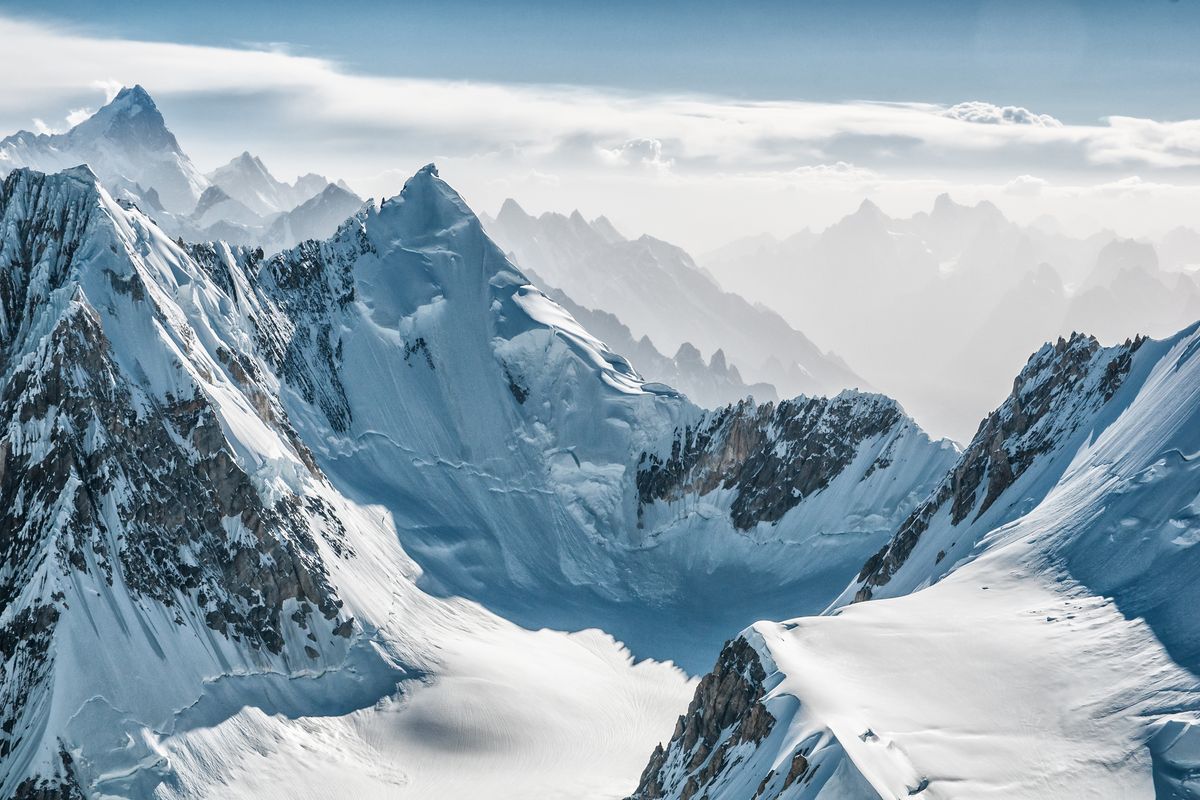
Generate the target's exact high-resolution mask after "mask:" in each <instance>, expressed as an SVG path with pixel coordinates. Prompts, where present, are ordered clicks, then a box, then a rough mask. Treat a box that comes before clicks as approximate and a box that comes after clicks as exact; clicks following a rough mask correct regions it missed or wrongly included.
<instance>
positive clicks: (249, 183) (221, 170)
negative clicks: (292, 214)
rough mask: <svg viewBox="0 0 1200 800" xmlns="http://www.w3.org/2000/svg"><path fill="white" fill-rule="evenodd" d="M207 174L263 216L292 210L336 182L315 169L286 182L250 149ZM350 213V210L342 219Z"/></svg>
mask: <svg viewBox="0 0 1200 800" xmlns="http://www.w3.org/2000/svg"><path fill="white" fill-rule="evenodd" d="M207 178H208V181H209V182H210V183H211V184H212V185H213V186H219V187H220V188H221V189H222V190H223V191H224V192H225V193H226V194H227V195H229V196H230V197H232V198H233V199H235V200H237V201H238V202H239V203H241V204H242V205H244V206H246V208H249V209H250V210H251V211H253V212H254V213H255V214H258V215H259V216H260V217H268V216H271V215H272V214H280V213H283V212H285V211H290V210H292V209H294V208H296V207H297V206H299V205H300V204H301V203H304V202H305V201H308V200H310V199H312V198H314V197H316V196H317V195H319V194H320V193H321V192H322V191H324V190H325V189H326V188H327V187H329V186H331V185H332V184H330V183H329V181H328V180H326V179H325V178H323V177H321V176H320V175H314V174H311V173H310V174H308V175H304V176H302V177H300V178H298V179H297V180H296V182H295V183H294V184H290V183H284V182H283V181H281V180H278V179H276V178H275V176H274V175H272V174H271V172H270V170H268V169H267V166H266V165H265V164H263V162H262V159H260V158H259V157H258V156H252V155H250V153H248V152H243V153H242V154H241V155H240V156H237V157H236V158H234V159H233V160H232V161H230V162H229V163H228V164H225V165H224V166H221V167H217V168H216V169H215V170H213V171H212V172H210V173H208V175H207ZM355 210H356V209H355ZM347 216H349V214H347V215H345V216H343V217H342V218H341V219H339V220H338V222H339V223H340V222H341V221H342V220H344V219H346V217H347Z"/></svg>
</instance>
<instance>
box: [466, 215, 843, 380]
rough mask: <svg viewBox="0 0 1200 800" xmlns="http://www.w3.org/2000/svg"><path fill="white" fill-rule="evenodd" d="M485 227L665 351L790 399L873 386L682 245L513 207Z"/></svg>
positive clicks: (578, 296) (529, 264)
mask: <svg viewBox="0 0 1200 800" xmlns="http://www.w3.org/2000/svg"><path fill="white" fill-rule="evenodd" d="M485 224H486V225H487V228H488V231H489V233H491V234H492V235H493V236H494V237H495V239H496V241H497V243H498V244H500V246H501V247H502V248H504V249H505V250H506V251H507V252H510V253H512V254H513V256H514V258H515V260H516V262H517V263H518V264H520V265H521V267H522V268H523V269H528V270H530V271H532V272H534V273H536V274H537V275H538V276H539V277H540V278H541V279H543V280H545V281H546V282H547V283H548V284H549V285H550V286H553V287H555V288H557V289H560V290H562V291H563V292H565V293H566V294H567V295H568V296H569V297H570V298H571V299H572V300H574V301H575V302H577V303H580V304H581V305H583V306H585V307H587V308H593V309H600V310H603V311H608V312H610V313H613V314H616V315H617V316H618V317H620V319H621V321H622V322H624V323H625V324H626V325H628V326H629V328H630V330H631V331H632V332H633V334H634V335H635V336H636V337H638V338H641V337H643V336H645V337H648V338H649V339H650V341H651V342H652V343H653V344H654V345H655V346H656V347H657V348H658V349H660V350H661V351H662V352H666V353H670V352H674V351H676V350H678V348H679V347H680V346H682V345H683V344H684V343H687V344H690V345H691V346H692V347H695V348H696V349H697V350H699V351H700V353H701V354H702V356H703V357H704V358H711V356H712V355H713V354H714V353H715V352H716V351H717V350H722V351H723V352H724V355H725V356H726V358H727V359H728V360H729V362H730V363H732V364H734V365H736V366H737V368H738V369H739V371H740V373H741V375H742V376H744V377H745V378H746V379H747V380H749V381H750V382H752V383H754V382H765V383H770V384H772V385H774V386H775V387H776V388H777V389H778V390H779V392H780V394H782V395H784V396H790V395H795V394H801V393H807V394H836V393H837V392H838V391H840V390H842V389H845V388H854V387H863V386H865V382H864V381H863V380H862V379H861V378H859V377H858V376H857V375H855V374H854V373H853V372H852V371H851V369H850V368H849V367H848V366H847V365H846V364H845V363H844V362H843V361H842V360H841V359H840V358H838V357H837V356H836V355H834V354H831V353H827V352H823V351H822V350H821V349H820V348H818V347H817V346H816V345H815V344H813V342H812V341H810V340H809V339H808V337H807V336H805V335H804V334H803V333H801V332H800V331H799V330H796V329H794V328H792V327H790V326H789V325H788V324H787V323H786V322H785V321H784V320H783V318H782V317H780V316H779V315H778V314H777V313H775V312H773V311H770V310H768V309H767V308H765V307H763V306H756V305H752V304H751V303H749V302H747V301H746V300H744V299H742V297H740V296H738V295H736V294H732V293H729V292H726V291H723V290H722V289H721V288H720V287H719V286H718V285H717V283H716V282H715V281H714V280H713V279H712V277H711V276H709V275H708V274H706V273H705V272H704V271H703V270H701V269H699V268H698V267H697V266H696V264H695V262H693V261H692V258H691V256H689V255H688V254H687V253H686V252H684V251H683V250H681V249H680V248H678V247H675V246H674V245H671V244H668V243H666V242H663V241H660V240H658V239H655V238H653V237H650V236H642V237H639V238H638V239H626V238H625V237H624V236H622V235H621V234H620V233H618V232H617V230H616V229H615V228H614V227H613V226H612V224H611V223H610V222H609V221H608V220H607V219H605V218H604V217H600V218H598V219H597V220H594V221H592V222H588V221H587V220H585V219H584V218H583V217H582V215H580V214H579V213H578V212H575V213H573V214H571V215H570V216H563V215H562V214H555V213H545V214H542V215H541V216H539V217H534V216H531V215H529V214H527V213H526V212H525V211H524V210H523V209H522V208H521V207H520V206H519V205H518V204H517V203H516V201H514V200H511V199H510V200H507V201H505V203H504V205H503V206H502V207H501V209H500V212H499V213H498V214H497V216H496V218H495V219H494V220H487V221H486V223H485Z"/></svg>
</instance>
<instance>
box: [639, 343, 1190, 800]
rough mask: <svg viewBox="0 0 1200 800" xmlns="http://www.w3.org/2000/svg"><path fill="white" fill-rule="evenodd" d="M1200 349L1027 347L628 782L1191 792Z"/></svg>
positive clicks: (1033, 792) (801, 793)
mask: <svg viewBox="0 0 1200 800" xmlns="http://www.w3.org/2000/svg"><path fill="white" fill-rule="evenodd" d="M1197 352H1200V326H1198V325H1193V326H1190V327H1189V328H1187V329H1185V330H1184V331H1182V332H1181V333H1179V334H1177V335H1175V336H1173V337H1170V338H1168V339H1165V340H1162V341H1156V340H1146V339H1136V340H1131V341H1127V342H1125V343H1124V344H1122V345H1118V346H1115V347H1107V348H1106V347H1102V346H1101V345H1100V344H1099V343H1098V342H1097V341H1096V340H1095V339H1093V338H1091V337H1088V336H1083V335H1076V336H1073V337H1072V338H1071V339H1069V340H1063V339H1060V340H1059V341H1058V342H1057V343H1055V344H1052V345H1050V344H1048V345H1046V346H1045V347H1043V348H1042V349H1041V350H1039V351H1038V352H1037V353H1035V354H1034V356H1033V357H1032V358H1031V359H1030V360H1029V362H1028V364H1027V366H1026V368H1025V369H1024V370H1023V371H1022V372H1021V374H1020V375H1019V376H1018V377H1017V379H1016V381H1015V383H1014V387H1013V392H1012V395H1011V396H1010V397H1009V398H1008V400H1006V401H1005V403H1004V404H1003V405H1001V406H1000V407H999V408H998V409H997V410H996V411H995V412H994V413H993V414H991V415H989V417H988V418H987V419H986V420H985V421H984V422H983V423H982V424H981V425H980V428H979V431H978V433H977V435H976V437H975V439H974V440H973V441H972V442H971V444H970V445H969V446H968V447H967V448H966V449H965V450H964V451H963V453H962V455H961V457H960V459H959V461H958V463H957V464H956V465H955V467H954V468H953V469H952V470H951V471H950V472H949V473H948V474H947V477H946V479H945V480H944V481H943V482H942V483H941V485H940V486H939V487H938V488H937V489H935V490H934V491H933V492H932V493H931V494H930V496H929V497H928V499H927V500H926V501H925V502H923V503H922V504H921V505H919V506H918V507H917V509H916V510H914V512H913V513H912V514H911V515H910V517H909V518H908V519H907V520H906V521H905V522H904V524H903V525H901V526H900V528H899V529H898V531H897V533H896V535H895V536H894V537H893V539H892V540H891V542H890V543H889V544H888V545H887V546H886V547H884V548H883V549H881V550H880V551H879V553H877V554H876V555H875V556H873V557H872V558H871V559H869V560H868V561H867V563H866V564H865V565H864V567H863V568H862V569H861V570H860V572H859V574H858V576H857V578H856V579H855V580H854V581H853V582H852V583H851V585H850V586H849V588H847V590H846V591H845V592H844V593H843V596H842V598H841V599H840V600H839V601H838V602H837V603H835V604H833V606H832V608H831V612H830V613H829V614H827V615H824V616H819V617H811V618H801V619H793V620H791V621H789V622H784V623H767V622H763V623H758V624H756V625H754V626H751V627H750V628H748V629H746V630H745V631H743V632H742V634H741V635H740V636H739V637H737V638H735V639H734V640H733V641H731V642H730V643H729V644H728V645H727V646H726V648H725V650H724V652H723V653H722V655H721V656H720V658H719V660H718V662H717V666H716V668H715V669H714V670H713V672H711V673H710V674H709V675H708V676H706V677H705V678H704V679H702V681H701V683H700V685H699V687H698V690H697V692H696V694H695V697H694V699H693V701H692V703H691V705H690V706H689V707H688V709H687V711H686V713H685V714H684V716H683V717H681V718H680V719H679V722H678V724H677V725H676V728H675V732H674V735H673V736H672V738H671V741H670V742H669V743H668V744H667V745H666V747H665V748H664V747H660V748H659V749H657V750H656V751H655V752H654V754H653V756H652V757H651V760H650V763H649V765H648V766H647V768H646V770H645V771H644V773H643V776H642V780H641V783H640V786H639V787H638V789H637V791H636V792H635V794H634V797H636V798H639V799H640V798H647V799H649V798H686V797H701V796H704V797H709V798H712V800H718V798H746V797H756V798H787V799H788V800H794V799H795V798H816V797H822V798H833V797H837V798H841V797H856V798H857V797H880V798H890V797H904V796H920V797H930V798H937V797H972V798H984V797H1005V798H1046V797H1151V796H1157V797H1172V798H1186V797H1195V796H1196V785H1195V774H1196V770H1197V767H1198V766H1200V762H1198V761H1197V758H1196V753H1197V752H1200V751H1198V749H1197V748H1198V743H1200V733H1198V731H1200V727H1197V724H1198V722H1200V680H1198V679H1197V677H1196V675H1197V673H1198V671H1200V625H1198V624H1197V623H1196V620H1195V614H1194V610H1195V608H1196V604H1197V602H1198V601H1200V597H1198V596H1197V591H1198V590H1197V584H1196V582H1195V580H1194V576H1195V574H1196V570H1197V569H1198V568H1200V561H1198V560H1197V559H1198V558H1200V555H1198V553H1200V551H1197V549H1196V547H1195V544H1196V542H1197V541H1200V526H1198V524H1197V520H1198V519H1200V510H1198V509H1197V497H1198V495H1197V492H1198V491H1200V473H1197V471H1196V455H1197V453H1198V452H1200V360H1198V359H1197V358H1196V354H1197ZM884 598H889V599H884ZM864 600H869V601H870V602H861V601H864ZM853 601H859V602H855V603H854V604H852V605H848V606H847V605H845V604H846V603H850V602H853Z"/></svg>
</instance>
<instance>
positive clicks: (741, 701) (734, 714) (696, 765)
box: [632, 637, 775, 800]
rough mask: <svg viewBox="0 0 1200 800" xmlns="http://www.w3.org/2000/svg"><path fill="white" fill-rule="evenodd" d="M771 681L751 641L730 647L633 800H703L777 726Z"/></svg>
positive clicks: (736, 641) (703, 681)
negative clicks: (770, 706) (744, 750)
mask: <svg viewBox="0 0 1200 800" xmlns="http://www.w3.org/2000/svg"><path fill="white" fill-rule="evenodd" d="M766 677H767V675H766V672H765V671H764V670H763V665H762V662H761V661H760V660H759V657H758V653H757V652H755V650H754V648H753V647H751V646H750V644H749V643H748V642H747V641H746V640H745V639H742V638H740V637H739V638H737V639H734V640H732V641H730V642H729V643H727V644H726V645H725V648H724V649H723V650H722V651H721V655H720V657H719V658H718V659H717V664H716V666H715V667H714V668H713V671H712V672H710V673H709V674H707V675H705V676H704V677H703V678H702V679H701V680H700V685H699V686H698V687H696V695H695V696H694V697H693V698H692V702H691V704H690V705H689V706H688V710H687V713H685V714H684V715H683V716H681V717H680V718H679V721H678V722H677V723H676V724H675V733H674V734H673V735H672V736H671V741H670V742H669V743H668V744H667V747H666V748H665V749H664V748H663V746H662V745H661V744H660V745H659V746H658V747H656V748H655V749H654V754H653V755H652V756H651V757H650V763H649V764H647V765H646V769H645V771H643V772H642V777H641V781H640V782H639V783H638V788H637V791H635V792H634V793H633V795H632V798H633V800H658V799H659V798H664V797H679V798H680V800H689V798H692V797H697V796H701V794H700V793H701V792H702V791H703V790H704V788H705V787H706V786H708V785H709V784H711V783H712V782H713V780H714V779H715V778H716V777H717V775H719V774H720V773H721V772H722V771H723V770H725V769H727V768H729V767H730V766H731V765H733V764H734V763H736V762H735V761H734V759H733V758H732V757H731V755H732V753H733V752H734V750H735V749H736V748H738V746H739V745H742V744H745V743H750V744H752V745H755V744H758V743H760V742H762V740H763V739H765V738H766V737H767V736H768V735H769V734H770V733H771V729H772V727H773V726H774V725H775V718H774V717H772V716H771V714H770V712H769V711H767V709H766V706H764V705H763V702H762V701H763V697H764V695H765V694H766V688H765V687H764V685H763V681H764V680H765V679H766Z"/></svg>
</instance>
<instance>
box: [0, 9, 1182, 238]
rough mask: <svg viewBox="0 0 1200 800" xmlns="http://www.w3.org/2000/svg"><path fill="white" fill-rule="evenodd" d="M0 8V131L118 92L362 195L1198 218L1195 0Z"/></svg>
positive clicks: (227, 154) (633, 217)
mask: <svg viewBox="0 0 1200 800" xmlns="http://www.w3.org/2000/svg"><path fill="white" fill-rule="evenodd" d="M165 5H166V4H161V3H150V2H143V1H141V0H112V1H111V2H108V3H104V4H98V3H91V2H79V1H78V0H74V1H73V0H42V2H39V3H37V4H32V3H14V2H5V1H4V0H0V41H4V42H5V46H4V47H3V48H0V75H4V80H3V81H0V133H3V132H8V131H13V130H16V129H19V128H27V129H32V130H39V131H61V130H65V129H66V128H67V127H69V126H70V124H72V123H73V122H74V121H76V120H78V119H80V118H81V117H84V116H86V115H87V114H88V113H90V112H92V111H94V110H95V109H96V108H98V107H99V106H100V105H101V104H102V103H104V102H105V100H106V98H107V97H111V96H112V94H114V93H115V91H116V89H117V88H119V87H120V86H121V85H122V84H132V83H141V84H143V85H144V86H145V87H146V88H147V89H148V90H149V91H150V93H151V94H152V95H153V96H154V97H155V99H156V101H157V102H158V105H159V107H160V109H161V110H162V111H163V113H164V115H165V116H166V118H167V120H168V124H169V125H170V126H171V128H172V130H173V131H174V132H175V133H176V134H177V136H178V137H179V140H180V142H181V143H182V144H183V146H184V148H185V149H186V150H187V152H188V153H189V154H190V155H191V156H192V158H193V159H194V160H195V161H196V163H197V164H198V166H199V167H200V168H201V169H203V170H209V169H212V168H213V167H215V166H217V165H219V164H221V163H223V162H225V161H228V160H229V159H230V158H232V157H233V156H235V155H236V154H238V153H240V152H241V151H242V150H246V149H248V150H250V151H251V152H254V153H255V154H257V155H260V156H261V157H262V158H263V159H264V160H265V161H266V163H267V164H268V166H270V167H271V168H272V169H273V170H274V171H275V172H276V173H278V174H279V175H280V176H281V177H285V178H291V177H293V176H295V175H296V174H299V173H302V172H307V171H317V172H321V173H323V174H326V175H330V176H333V177H341V178H344V179H346V180H347V181H348V182H349V183H350V184H351V185H352V186H353V187H354V188H356V189H357V190H358V191H360V192H361V193H363V194H364V195H370V196H376V197H378V196H381V195H386V194H389V193H394V192H395V191H397V190H398V189H399V186H400V185H401V184H402V182H403V180H404V178H405V177H407V176H408V175H410V174H411V173H412V172H413V171H414V170H415V169H417V168H418V167H420V166H421V165H422V164H424V163H427V162H429V161H437V162H438V164H439V167H440V168H441V171H442V174H443V176H444V177H447V178H448V179H449V180H450V181H451V182H452V183H454V184H455V185H456V186H457V187H458V188H459V189H460V190H461V191H463V192H464V194H465V195H466V197H467V199H468V200H469V201H470V202H471V203H472V204H473V205H475V206H476V207H477V208H479V209H481V210H495V209H496V208H498V207H499V205H500V203H501V202H502V201H503V199H504V198H505V197H507V196H513V197H516V198H517V199H518V200H519V201H521V202H522V204H523V205H525V206H526V207H527V208H529V209H530V210H533V211H541V210H560V211H569V210H571V209H572V208H576V207H578V208H579V209H580V210H582V211H583V212H584V213H585V214H592V215H596V214H606V215H608V216H609V217H610V218H612V219H613V220H614V221H615V222H616V223H617V224H618V226H620V227H622V228H623V229H624V230H625V231H626V232H629V233H639V232H650V233H654V234H656V235H660V236H663V237H664V238H667V239H670V240H673V241H678V242H680V243H682V244H685V245H686V246H689V247H691V248H693V249H696V250H703V249H705V248H707V247H715V246H717V245H720V244H722V243H723V242H724V241H725V240H727V239H731V238H734V237H735V236H738V235H744V234H752V233H758V232H760V231H764V230H767V231H771V232H773V233H776V234H779V235H785V234H788V233H791V232H794V231H796V230H798V229H800V228H802V227H806V226H812V227H821V226H823V225H826V224H829V223H830V222H832V221H834V220H835V219H836V218H838V217H839V216H841V215H842V214H845V213H848V212H849V211H851V210H853V209H854V208H855V207H857V205H858V204H859V203H860V202H861V201H862V199H863V198H864V197H871V198H872V199H874V200H876V201H877V202H879V203H880V205H882V206H883V207H884V208H885V210H888V211H890V212H892V213H897V214H906V213H912V212H913V211H915V210H918V209H921V208H927V207H928V206H929V204H930V203H931V202H932V200H933V197H934V196H935V195H936V194H938V193H940V192H944V191H948V192H950V193H951V194H952V195H953V196H955V197H956V198H957V199H959V200H961V201H964V202H972V201H976V200H980V199H989V200H992V201H994V202H996V203H997V204H999V205H1000V206H1001V207H1002V208H1003V209H1005V211H1006V212H1008V213H1010V214H1011V215H1012V216H1015V217H1017V218H1023V219H1026V220H1028V219H1032V218H1034V217H1036V216H1038V215H1040V214H1045V213H1051V214H1054V215H1056V216H1059V217H1060V218H1062V219H1064V220H1065V221H1067V222H1071V221H1072V220H1078V221H1079V223H1078V225H1076V228H1077V229H1078V230H1080V231H1082V230H1085V229H1094V228H1095V227H1096V226H1098V225H1109V226H1112V227H1115V228H1117V229H1118V230H1119V231H1120V232H1122V233H1125V234H1127V235H1134V234H1142V233H1153V232H1156V231H1161V230H1162V229H1164V228H1166V227H1169V226H1172V225H1177V224H1184V223H1191V224H1194V221H1195V220H1196V219H1200V56H1198V55H1197V46H1196V40H1197V39H1198V38H1200V37H1198V36H1197V34H1198V33H1200V0H1179V2H1171V0H1128V1H1127V2H1121V3H1116V2H1102V1H1099V0H1097V1H1094V2H1086V3H1084V2H1078V3H1072V2H1056V0H1046V2H1037V3H1034V2H1023V0H1016V1H1010V2H976V1H975V0H960V1H959V2H938V3H880V2H865V1H863V0H851V1H848V2H833V1H832V0H825V1H824V2H809V1H806V0H800V1H799V2H791V3H785V2H762V1H760V0H750V2H743V3H713V2H708V1H707V0H698V1H697V2H691V3H679V2H661V3H646V4H640V3H630V2H624V0H617V1H616V2H607V3H603V4H598V3H593V4H581V3H551V2H535V1H534V0H522V1H521V2H508V3H481V2H466V1H464V0H441V2H436V3H435V2H425V1H424V0H422V2H408V3H400V4H383V3H357V4H354V5H353V6H352V7H350V6H346V5H341V6H335V4H330V3H317V2H307V0H306V1H303V2H298V3H291V4H288V6H287V7H286V10H281V8H282V7H281V6H280V5H279V4H266V3H231V2H224V1H223V0H218V1H216V2H208V3H204V4H186V5H185V4H170V7H169V8H164V6H165Z"/></svg>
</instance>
